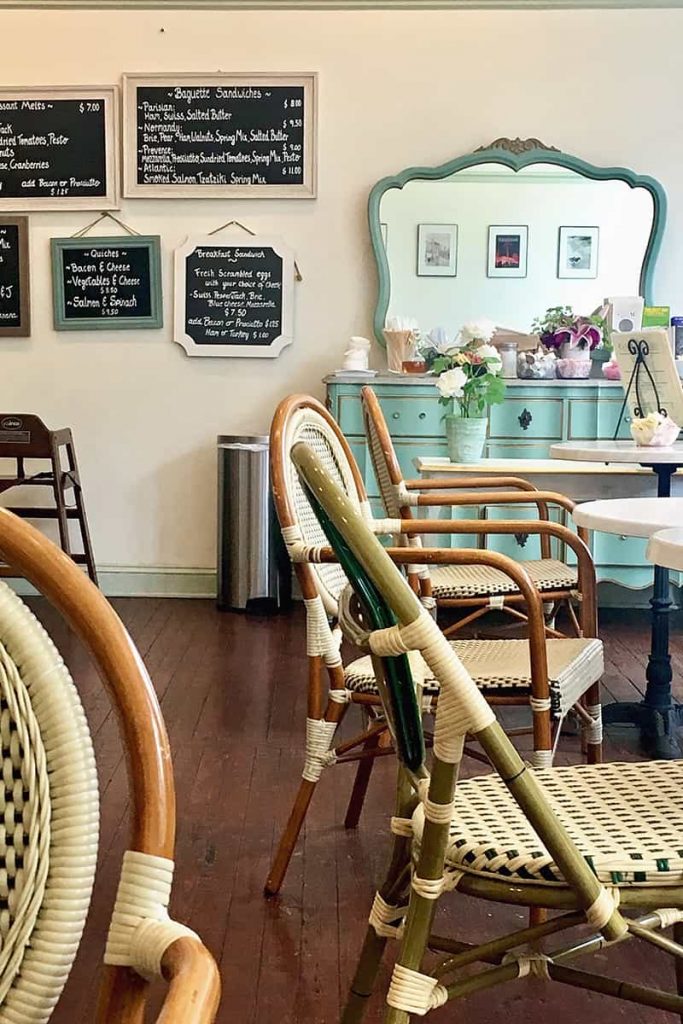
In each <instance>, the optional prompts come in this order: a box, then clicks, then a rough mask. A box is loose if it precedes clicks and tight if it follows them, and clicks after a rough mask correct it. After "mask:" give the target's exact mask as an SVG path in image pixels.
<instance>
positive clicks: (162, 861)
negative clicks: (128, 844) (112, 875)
mask: <svg viewBox="0 0 683 1024" xmlns="http://www.w3.org/2000/svg"><path fill="white" fill-rule="evenodd" d="M172 882H173V861H172V860H168V859H167V858H165V857H154V856H152V855H151V854H149V853H140V852H139V851H138V850H126V852H125V853H124V855H123V865H122V867H121V880H120V881H119V887H118V890H117V893H116V903H115V904H114V913H113V914H112V919H111V924H110V925H109V934H108V936H107V947H106V950H105V953H104V962H105V964H110V965H112V966H118V967H132V968H133V969H134V970H136V971H137V972H138V974H140V975H142V977H145V978H152V977H154V976H158V975H160V974H161V960H162V957H163V955H164V953H165V952H166V950H167V949H168V947H169V946H170V945H171V944H172V943H174V942H175V941H176V939H179V938H193V939H196V938H197V936H196V934H195V933H194V932H193V931H192V930H191V929H190V928H186V927H185V926H184V925H182V924H178V923H177V922H175V921H171V919H170V918H169V916H168V902H169V899H170V896H171V885H172Z"/></svg>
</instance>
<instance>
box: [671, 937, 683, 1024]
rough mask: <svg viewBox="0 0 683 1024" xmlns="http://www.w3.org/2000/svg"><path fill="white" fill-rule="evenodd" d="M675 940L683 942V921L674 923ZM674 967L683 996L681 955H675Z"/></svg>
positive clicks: (679, 991) (682, 962) (679, 992)
mask: <svg viewBox="0 0 683 1024" xmlns="http://www.w3.org/2000/svg"><path fill="white" fill-rule="evenodd" d="M673 938H674V942H678V943H679V944H683V921H678V922H677V923H676V924H675V925H674V934H673ZM674 967H675V970H676V991H677V992H678V994H679V996H683V960H681V958H680V957H679V956H675V957H674ZM680 1019H681V1022H682V1024H683V1014H681V1018H680Z"/></svg>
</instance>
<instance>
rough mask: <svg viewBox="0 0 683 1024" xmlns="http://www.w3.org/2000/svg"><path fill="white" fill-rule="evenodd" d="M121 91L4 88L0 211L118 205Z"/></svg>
mask: <svg viewBox="0 0 683 1024" xmlns="http://www.w3.org/2000/svg"><path fill="white" fill-rule="evenodd" d="M116 106H117V91H116V89H115V88H114V87H113V86H112V87H111V88H94V87H93V88H78V89H76V88H74V89H71V88H63V89H62V88H60V89H33V88H26V89H17V88H0V209H3V210H8V209H10V210H11V209H14V210H16V209H17V208H19V209H21V210H59V209H74V210H89V209H97V210H104V209H112V208H114V207H115V206H116V205H117V196H118V181H117V163H116V153H117V151H118V143H117V138H116V134H117V112H116Z"/></svg>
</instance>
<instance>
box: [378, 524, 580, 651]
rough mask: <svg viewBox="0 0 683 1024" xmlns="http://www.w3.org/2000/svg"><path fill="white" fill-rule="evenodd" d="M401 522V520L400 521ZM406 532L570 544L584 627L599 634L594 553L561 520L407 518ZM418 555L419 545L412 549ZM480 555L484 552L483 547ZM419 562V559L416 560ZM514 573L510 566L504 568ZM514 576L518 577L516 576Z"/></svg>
mask: <svg viewBox="0 0 683 1024" xmlns="http://www.w3.org/2000/svg"><path fill="white" fill-rule="evenodd" d="M396 525H397V526H398V525H399V524H398V523H397V524H396ZM397 532H399V533H401V534H402V535H406V536H414V535H415V534H418V535H419V534H447V533H473V534H482V533H483V534H516V533H529V534H539V535H540V536H541V537H543V536H546V537H555V538H556V539H557V540H559V541H561V542H562V543H564V544H566V545H567V547H569V548H571V549H572V551H573V552H574V554H575V555H576V561H577V570H578V591H579V593H580V594H581V626H582V630H583V633H584V636H597V600H596V593H597V580H596V576H595V565H594V564H593V559H592V557H591V553H590V551H589V550H588V546H587V544H586V543H585V541H584V540H583V539H582V538H581V537H578V536H577V535H576V534H575V533H574V532H573V531H572V530H570V529H568V528H567V527H566V526H561V525H560V523H552V522H548V521H545V520H537V519H534V520H524V519H500V520H468V519H459V520H457V522H454V521H450V522H449V521H444V520H440V519H405V520H402V521H401V523H400V529H399V530H398V531H397ZM408 550H409V551H411V552H412V553H413V554H415V553H416V552H417V551H418V550H419V548H414V547H411V548H409V549H408ZM431 550H432V551H433V552H434V553H435V554H441V553H444V554H445V553H446V552H448V550H449V549H448V548H433V549H431ZM477 553H478V554H483V552H482V550H481V549H478V550H477ZM414 561H415V562H416V561H417V559H414ZM428 561H431V562H433V563H436V564H448V563H447V562H446V563H441V561H440V559H439V558H438V557H432V558H431V559H428ZM508 561H510V562H511V564H512V565H514V566H515V567H516V568H519V565H518V564H517V563H516V562H514V561H512V559H508ZM502 571H503V572H505V573H507V574H508V575H510V572H509V571H508V569H502ZM512 578H513V579H514V577H512Z"/></svg>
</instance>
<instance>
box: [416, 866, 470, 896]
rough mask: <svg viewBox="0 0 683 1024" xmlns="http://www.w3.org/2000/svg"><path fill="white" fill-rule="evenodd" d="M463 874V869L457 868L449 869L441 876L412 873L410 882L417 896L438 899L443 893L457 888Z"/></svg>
mask: <svg viewBox="0 0 683 1024" xmlns="http://www.w3.org/2000/svg"><path fill="white" fill-rule="evenodd" d="M463 874H464V872H463V871H457V870H449V871H447V872H446V873H445V874H443V875H442V876H441V878H420V876H419V875H416V874H413V876H412V878H411V880H410V884H411V887H412V888H413V889H414V891H415V892H416V893H417V894H418V896H422V897H423V899H425V900H438V898H439V896H441V895H442V894H443V893H445V892H452V891H453V889H457V888H458V886H459V885H460V879H461V878H462V876H463Z"/></svg>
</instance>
